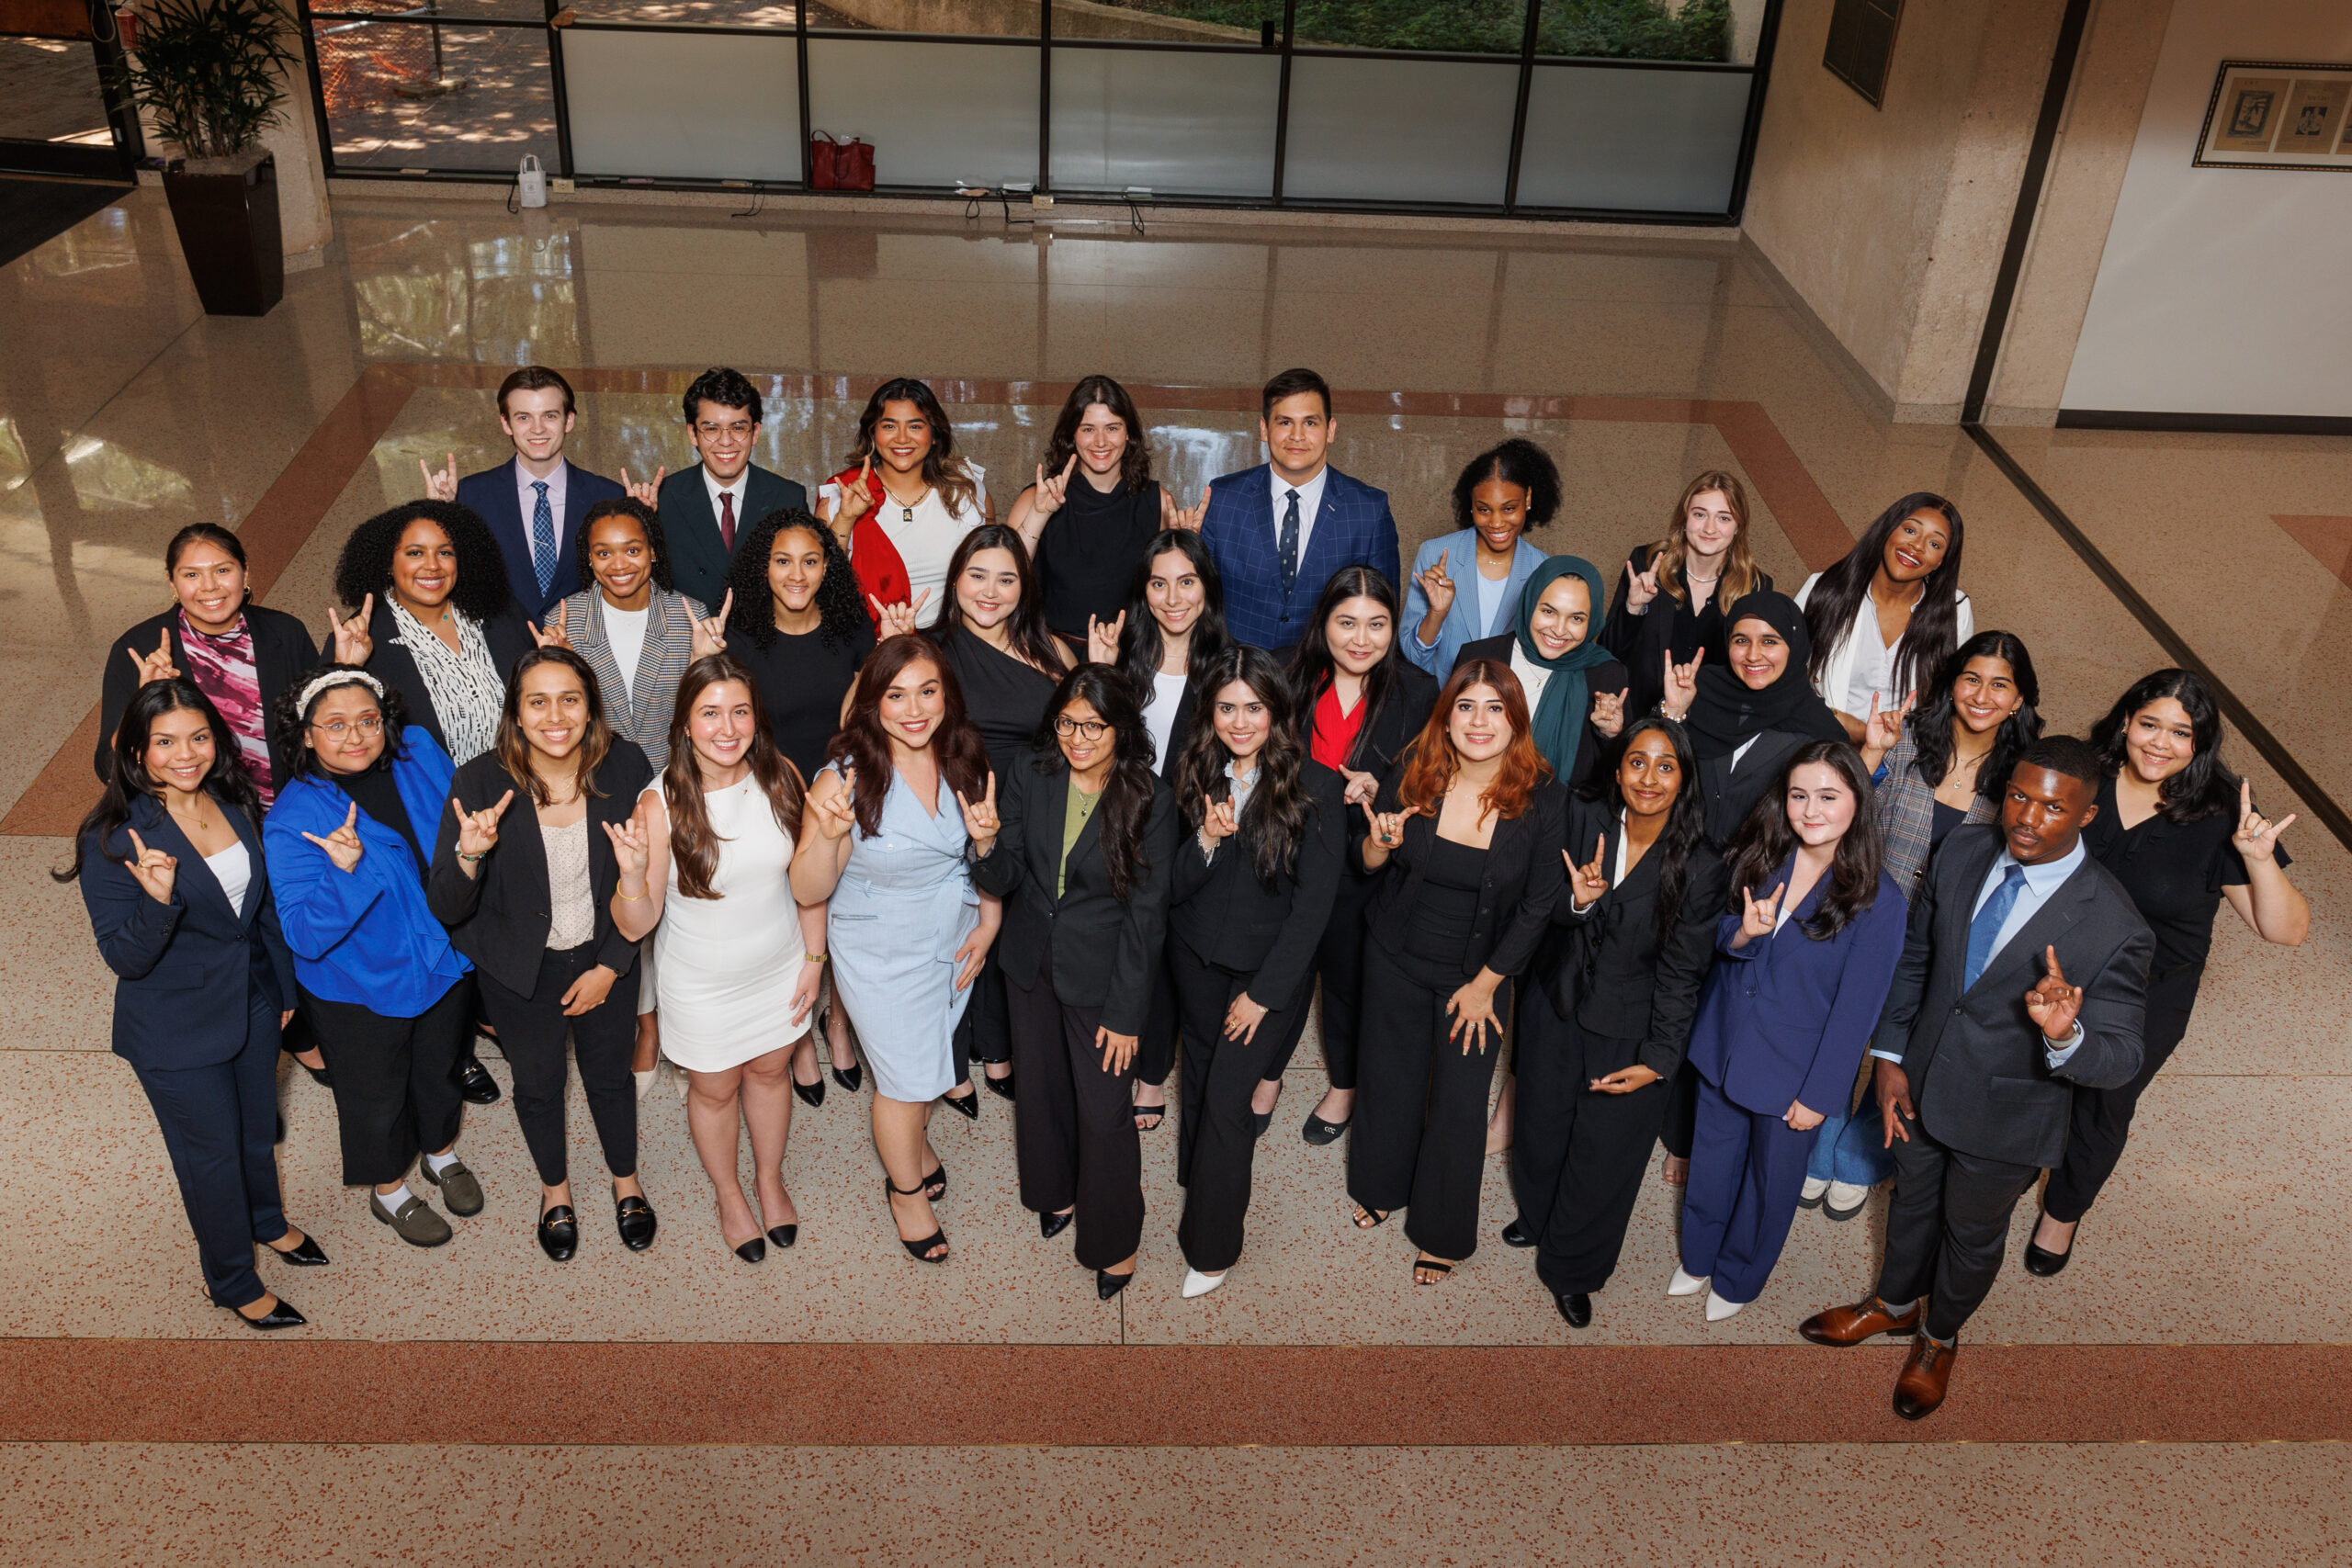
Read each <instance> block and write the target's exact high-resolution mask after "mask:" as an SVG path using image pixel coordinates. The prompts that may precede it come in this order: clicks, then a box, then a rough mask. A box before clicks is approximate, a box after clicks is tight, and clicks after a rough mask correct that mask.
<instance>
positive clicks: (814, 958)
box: [804, 953, 831, 964]
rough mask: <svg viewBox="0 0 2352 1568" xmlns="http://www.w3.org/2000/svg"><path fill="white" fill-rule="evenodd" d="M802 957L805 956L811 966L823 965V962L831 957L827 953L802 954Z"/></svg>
mask: <svg viewBox="0 0 2352 1568" xmlns="http://www.w3.org/2000/svg"><path fill="white" fill-rule="evenodd" d="M804 956H805V957H806V958H807V959H808V961H809V963H811V964H822V963H825V962H826V961H827V960H828V958H830V957H831V954H829V953H807V954H804Z"/></svg>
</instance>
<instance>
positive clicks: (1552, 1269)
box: [1510, 986, 1673, 1295]
mask: <svg viewBox="0 0 2352 1568" xmlns="http://www.w3.org/2000/svg"><path fill="white" fill-rule="evenodd" d="M1522 994H1523V995H1524V996H1525V997H1526V998H1527V1000H1526V1002H1525V1003H1524V1004H1522V1006H1521V1010H1520V1014H1519V1109H1518V1112H1517V1115H1518V1123H1519V1124H1518V1127H1517V1129H1516V1131H1515V1132H1514V1134H1513V1135H1512V1138H1511V1146H1510V1167H1511V1169H1510V1174H1511V1186H1512V1189H1513V1190H1514V1191H1515V1193H1516V1195H1517V1196H1518V1199H1519V1228H1520V1229H1521V1230H1522V1231H1525V1232H1526V1233H1527V1234H1528V1235H1532V1236H1533V1237H1534V1238H1535V1274H1536V1277H1537V1278H1538V1279H1540V1280H1543V1281H1544V1289H1545V1290H1547V1291H1550V1292H1552V1293H1553V1294H1554V1295H1561V1294H1564V1293H1566V1292H1578V1293H1589V1292H1593V1291H1597V1290H1599V1289H1600V1287H1601V1286H1603V1285H1605V1284H1607V1283H1608V1282H1609V1276H1610V1275H1611V1274H1612V1273H1614V1272H1616V1269H1617V1257H1618V1254H1619V1253H1620V1252H1621V1251H1623V1248H1624V1246H1625V1227H1626V1225H1627V1224H1630V1223H1631V1222H1632V1220H1633V1217H1634V1203H1635V1201H1638V1200H1639V1199H1640V1197H1641V1195H1642V1178H1643V1176H1644V1175H1645V1174H1646V1173H1647V1172H1648V1170H1649V1164H1650V1145H1652V1144H1654V1143H1656V1142H1657V1130H1658V1123H1659V1122H1660V1121H1661V1120H1662V1119H1663V1118H1664V1116H1665V1115H1666V1107H1667V1100H1668V1096H1669V1095H1671V1094H1672V1093H1673V1080H1672V1079H1671V1078H1667V1079H1661V1080H1659V1081H1658V1082H1656V1083H1650V1084H1645V1085H1644V1086H1643V1087H1642V1088H1640V1089H1635V1090H1634V1091H1633V1092H1632V1093H1631V1094H1602V1093H1600V1092H1598V1091H1596V1090H1594V1089H1590V1088H1588V1087H1587V1086H1588V1085H1589V1084H1590V1083H1591V1082H1592V1080H1593V1079H1595V1078H1598V1077H1608V1076H1609V1075H1610V1074H1611V1073H1613V1072H1617V1071H1620V1070H1621V1069H1623V1068H1625V1067H1630V1066H1634V1062H1635V1060H1636V1058H1638V1057H1639V1056H1640V1055H1641V1049H1642V1043H1641V1042H1640V1041H1639V1040H1623V1039H1617V1038H1613V1037H1611V1036H1609V1035H1606V1034H1594V1033H1592V1032H1589V1031H1588V1030H1586V1029H1585V1028H1584V1026H1583V1025H1581V1024H1579V1023H1578V1022H1577V1021H1576V1020H1575V1019H1573V1018H1563V1017H1561V1016H1560V1013H1559V1010H1558V1009H1557V1008H1555V1007H1554V1006H1553V1004H1552V997H1551V993H1550V992H1548V991H1546V990H1545V989H1544V987H1542V986H1528V987H1523V988H1522Z"/></svg>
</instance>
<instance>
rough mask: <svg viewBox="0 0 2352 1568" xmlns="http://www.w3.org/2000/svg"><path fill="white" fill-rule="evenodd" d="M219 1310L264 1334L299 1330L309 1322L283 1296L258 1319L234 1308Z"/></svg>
mask: <svg viewBox="0 0 2352 1568" xmlns="http://www.w3.org/2000/svg"><path fill="white" fill-rule="evenodd" d="M221 1310H223V1311H225V1312H230V1313H234V1314H236V1318H237V1321H238V1322H239V1323H242V1324H243V1325H245V1326H246V1327H247V1328H251V1329H256V1330H258V1331H260V1332H261V1333H264V1334H267V1333H269V1332H270V1331H271V1330H272V1329H277V1328H300V1327H301V1326H302V1325H304V1324H307V1323H309V1322H310V1321H311V1320H310V1319H309V1318H307V1317H304V1316H303V1315H302V1314H300V1313H299V1312H296V1311H295V1310H294V1303H291V1302H289V1301H288V1300H287V1299H286V1298H285V1297H284V1296H280V1297H278V1298H277V1305H276V1306H274V1307H272V1308H270V1309H269V1310H268V1311H267V1312H266V1313H264V1314H261V1315H260V1316H259V1317H247V1316H246V1315H245V1314H243V1313H241V1312H238V1311H237V1309H236V1308H235V1307H224V1308H222V1309H221Z"/></svg>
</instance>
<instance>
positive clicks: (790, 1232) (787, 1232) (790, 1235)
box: [768, 1225, 800, 1247]
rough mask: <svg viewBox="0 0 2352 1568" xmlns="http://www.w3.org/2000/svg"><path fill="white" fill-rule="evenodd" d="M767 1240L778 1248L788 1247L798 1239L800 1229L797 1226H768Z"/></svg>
mask: <svg viewBox="0 0 2352 1568" xmlns="http://www.w3.org/2000/svg"><path fill="white" fill-rule="evenodd" d="M768 1239H769V1240H770V1241H772V1242H774V1243H775V1244H776V1245H777V1246H778V1247H790V1246H791V1245H792V1244H793V1243H794V1242H796V1241H798V1240H799V1239H800V1227H799V1226H798V1225H770V1226H769V1227H768Z"/></svg>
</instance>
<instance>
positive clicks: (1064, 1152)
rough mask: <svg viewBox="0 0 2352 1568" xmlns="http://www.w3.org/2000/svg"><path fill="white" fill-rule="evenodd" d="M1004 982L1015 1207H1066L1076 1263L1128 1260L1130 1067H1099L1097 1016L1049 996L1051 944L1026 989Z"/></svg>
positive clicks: (1134, 1138)
mask: <svg viewBox="0 0 2352 1568" xmlns="http://www.w3.org/2000/svg"><path fill="white" fill-rule="evenodd" d="M1010 979H1011V977H1010V976H1007V980H1008V984H1007V985H1006V987H1005V1000H1006V1001H1007V1002H1008V1003H1009V1004H1010V1006H1011V1011H1012V1070H1013V1073H1014V1074H1015V1076H1016V1077H1017V1079H1018V1081H1019V1082H1020V1085H1021V1098H1020V1100H1018V1101H1017V1102H1016V1103H1015V1104H1014V1106H1013V1111H1012V1150H1013V1155H1014V1157H1015V1160H1016V1162H1017V1164H1018V1168H1019V1170H1020V1173H1021V1205H1022V1207H1023V1208H1024V1209H1028V1210H1030V1211H1031V1212H1032V1213H1040V1214H1051V1213H1060V1212H1061V1211H1062V1210H1064V1209H1067V1208H1069V1207H1071V1206H1072V1205H1073V1204H1075V1205H1076V1206H1077V1211H1078V1214H1077V1227H1076V1228H1077V1231H1078V1242H1077V1251H1078V1260H1079V1261H1080V1263H1082V1264H1084V1265H1086V1267H1088V1268H1090V1269H1108V1268H1109V1267H1110V1266H1111V1265H1112V1264H1114V1263H1119V1262H1124V1261H1125V1259H1127V1258H1131V1257H1133V1256H1134V1255H1135V1250H1136V1244H1137V1243H1139V1242H1140V1241H1141V1240H1142V1239H1143V1144H1142V1141H1141V1138H1140V1135H1139V1134H1137V1133H1136V1117H1135V1107H1134V1105H1133V1104H1132V1103H1131V1102H1130V1093H1131V1091H1130V1090H1129V1088H1128V1086H1129V1085H1130V1084H1131V1083H1133V1082H1134V1080H1135V1063H1134V1062H1132V1061H1130V1062H1129V1063H1128V1064H1127V1065H1126V1066H1125V1067H1124V1068H1122V1069H1120V1070H1119V1071H1117V1072H1105V1071H1103V1048H1102V1047H1101V1046H1099V1045H1097V1044H1096V1043H1094V1031H1095V1030H1096V1028H1097V1027H1099V1026H1100V1025H1101V1023H1102V1021H1103V1010H1102V1009H1101V1008H1082V1007H1073V1006H1071V1005H1070V1004H1069V1003H1068V1002H1065V1001H1063V1000H1062V999H1061V998H1059V997H1057V996H1056V995H1055V994H1054V956H1053V951H1052V948H1051V946H1050V945H1049V946H1048V947H1047V950H1046V958H1045V962H1043V963H1042V964H1038V966H1037V983H1036V985H1035V986H1034V987H1027V988H1023V987H1021V986H1018V985H1014V984H1011V983H1009V982H1010Z"/></svg>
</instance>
